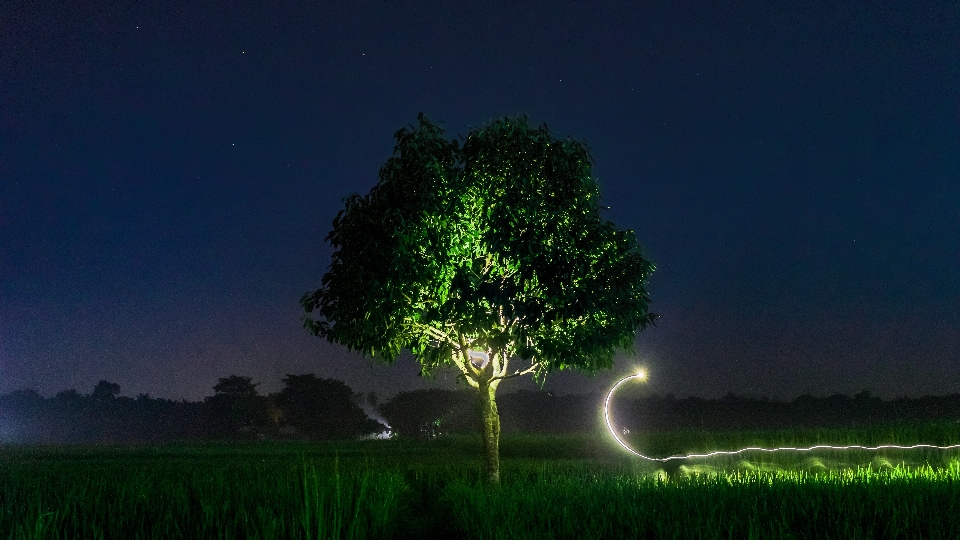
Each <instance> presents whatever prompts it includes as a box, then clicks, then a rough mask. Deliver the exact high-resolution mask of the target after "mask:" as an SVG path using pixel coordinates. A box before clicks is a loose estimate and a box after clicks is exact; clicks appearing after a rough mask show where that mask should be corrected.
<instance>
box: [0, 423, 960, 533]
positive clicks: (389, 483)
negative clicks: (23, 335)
mask: <svg viewBox="0 0 960 540" xmlns="http://www.w3.org/2000/svg"><path fill="white" fill-rule="evenodd" d="M698 435H699V436H702V437H704V438H707V439H709V438H710V437H714V436H716V437H722V436H723V434H705V433H700V434H697V433H692V432H686V433H682V434H677V435H676V436H675V437H674V438H673V440H674V442H676V443H677V444H687V445H696V444H698V443H697V441H696V440H695V437H696V436H698ZM754 435H755V436H765V435H764V434H762V433H760V434H754ZM744 436H746V435H744ZM699 444H702V443H699ZM502 447H503V450H504V458H503V470H502V476H503V478H502V481H503V485H502V487H501V488H500V489H490V488H488V487H487V486H486V485H484V483H483V482H482V480H481V478H480V472H479V471H480V460H479V452H480V449H481V443H480V439H479V437H472V438H471V437H459V438H447V439H437V440H434V441H424V442H418V441H413V442H406V441H397V440H391V441H364V442H357V443H333V444H322V445H317V444H303V443H284V444H278V443H260V444H219V445H218V444H212V445H185V446H150V447H120V448H115V447H59V448H57V447H51V448H19V449H0V485H2V486H3V489H2V490H0V539H6V538H11V539H12V538H17V539H19V538H98V537H99V538H123V539H127V538H294V539H296V538H364V537H370V538H390V537H394V538H445V537H453V538H458V539H463V538H551V537H552V538H616V537H639V538H647V537H649V538H659V537H667V538H810V537H816V538H958V537H960V453H954V454H952V456H944V455H943V453H941V454H940V455H939V458H938V459H940V461H937V462H930V463H924V462H923V461H919V460H917V459H916V458H917V456H916V455H914V456H913V458H914V461H909V460H907V461H904V460H900V459H897V458H896V456H878V455H876V454H873V455H870V456H869V457H864V458H863V459H864V460H862V464H861V465H853V466H852V467H851V466H847V464H849V463H860V461H861V459H860V458H859V457H857V456H832V457H817V456H804V458H803V459H796V460H793V461H790V460H781V459H779V458H778V459H777V460H766V459H755V457H754V456H746V457H745V456H739V457H738V458H736V459H734V458H730V459H727V460H726V461H724V460H710V461H703V462H688V463H682V464H676V463H675V464H674V465H676V466H675V467H673V468H671V467H669V466H667V465H668V464H657V463H649V462H645V463H643V462H640V461H639V460H635V459H631V458H630V457H629V456H624V455H623V453H622V452H620V451H619V449H618V448H616V447H614V446H613V444H612V443H610V444H607V443H606V442H605V440H604V439H602V438H599V437H596V436H594V435H583V436H574V437H569V436H565V437H560V436H551V437H542V436H519V437H505V438H504V439H503V441H502Z"/></svg>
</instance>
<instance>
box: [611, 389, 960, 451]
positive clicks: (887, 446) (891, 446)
mask: <svg viewBox="0 0 960 540" xmlns="http://www.w3.org/2000/svg"><path fill="white" fill-rule="evenodd" d="M646 378H647V374H646V372H645V371H641V372H639V373H635V374H633V375H627V376H626V377H624V378H622V379H620V380H619V381H617V384H615V385H613V388H611V389H610V391H609V392H607V398H606V399H605V400H604V401H603V419H604V421H605V422H606V423H607V429H608V430H609V431H610V434H611V435H613V438H614V440H616V441H617V443H618V444H620V446H622V447H623V449H624V450H626V451H627V452H630V453H631V454H633V455H635V456H637V457H638V458H641V459H646V460H649V461H660V462H667V461H672V460H681V459H703V458H709V457H714V456H731V455H736V454H743V453H745V452H811V451H814V450H867V451H871V452H874V451H877V450H886V449H892V450H916V449H919V448H930V449H934V450H951V449H954V448H960V444H952V445H950V446H936V445H933V444H914V445H912V446H900V445H897V444H881V445H880V446H861V445H857V444H853V445H849V446H832V445H829V444H818V445H816V446H808V447H805V448H793V447H789V446H784V447H780V448H759V447H750V448H741V449H739V450H716V451H713V452H707V453H705V454H686V455H676V456H669V457H663V458H657V457H650V456H645V455H643V454H641V453H640V452H637V451H636V450H634V449H633V448H631V447H630V445H628V444H627V443H625V442H624V441H623V439H621V438H620V436H619V435H617V430H615V429H614V428H613V423H612V422H611V421H610V401H611V400H612V399H613V394H614V392H616V391H617V388H619V387H620V385H622V384H623V383H625V382H627V381H630V380H633V379H640V380H644V379H646Z"/></svg>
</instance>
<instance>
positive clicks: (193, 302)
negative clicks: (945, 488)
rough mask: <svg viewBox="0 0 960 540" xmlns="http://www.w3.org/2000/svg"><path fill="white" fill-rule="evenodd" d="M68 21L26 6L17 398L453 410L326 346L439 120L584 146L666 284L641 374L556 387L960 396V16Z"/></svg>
mask: <svg viewBox="0 0 960 540" xmlns="http://www.w3.org/2000/svg"><path fill="white" fill-rule="evenodd" d="M58 4H64V3H62V2H59V3H58V2H54V3H50V2H30V1H28V2H22V1H17V0H13V1H12V2H4V3H3V5H2V7H0V392H9V391H11V390H14V389H18V388H24V387H28V388H34V389H36V390H38V391H40V392H41V393H42V394H44V395H52V394H54V393H56V392H58V391H60V390H63V389H66V388H77V389H78V390H80V391H82V392H89V391H90V390H91V389H92V387H93V385H94V384H95V383H96V382H97V381H98V380H100V379H108V380H110V381H114V382H117V383H119V384H120V385H121V388H122V392H123V394H125V395H133V396H135V395H136V394H137V393H140V392H149V393H150V394H151V395H154V396H160V397H170V398H187V399H197V398H199V397H201V396H203V395H208V394H210V393H212V386H213V385H214V384H215V383H216V379H217V378H218V377H224V376H227V375H230V374H243V375H248V376H252V377H253V378H254V379H255V380H258V381H262V382H263V386H262V387H261V388H262V389H264V390H268V391H269V390H274V389H277V388H279V381H280V379H281V378H282V377H283V375H284V374H285V373H303V372H314V373H317V374H318V375H320V376H323V377H335V378H338V379H341V380H344V381H345V382H347V384H349V385H350V386H351V387H353V388H354V389H355V390H360V391H370V390H375V391H377V392H378V393H380V394H382V395H391V394H393V393H395V392H396V391H398V390H404V389H411V388H416V387H420V386H423V385H425V384H435V385H440V386H444V387H453V382H452V377H441V378H440V379H438V380H436V381H432V382H431V381H424V380H422V379H420V378H419V377H417V368H416V365H415V363H414V362H413V361H412V360H410V359H409V358H408V359H404V360H402V361H400V362H399V363H398V364H396V365H394V366H391V367H387V366H382V365H378V364H371V361H370V360H369V359H363V358H361V357H360V356H358V355H354V354H349V353H347V352H345V351H344V350H343V349H341V348H339V347H338V346H333V345H329V344H327V343H326V342H325V341H322V340H319V339H317V338H313V337H311V336H309V335H307V334H306V333H305V332H304V331H303V330H302V328H301V325H300V321H299V316H300V308H299V305H298V303H297V301H298V299H299V297H300V295H301V294H302V293H303V292H305V291H306V290H308V289H314V288H316V287H317V286H319V283H320V278H321V276H322V274H323V272H324V271H325V269H326V266H327V262H328V259H329V254H330V251H329V247H328V246H326V245H325V244H324V243H323V238H324V237H325V236H326V234H327V232H328V231H329V229H330V227H331V221H332V220H333V217H334V216H335V215H336V213H337V212H338V211H339V209H340V208H341V205H342V203H341V200H342V198H343V197H345V196H346V195H349V194H350V193H353V192H360V193H366V192H367V191H368V190H369V189H370V188H371V187H372V186H373V185H374V184H375V182H376V175H377V170H378V169H379V167H380V165H381V164H382V163H383V162H384V161H385V160H386V159H387V158H388V157H389V155H390V152H391V149H392V146H393V139H392V134H393V133H394V132H395V131H396V130H397V129H399V128H400V127H402V126H404V125H406V124H409V123H412V122H415V120H416V115H417V113H418V112H421V111H422V112H424V113H426V114H427V115H428V116H430V117H431V118H432V119H434V120H436V121H439V122H442V123H443V125H444V126H446V128H447V130H448V133H449V134H450V135H451V136H454V135H457V134H465V133H466V132H468V131H469V130H470V129H471V128H470V127H469V126H476V125H479V124H482V123H484V122H486V121H487V120H489V119H491V118H494V117H498V116H504V115H510V114H515V113H519V112H525V113H527V114H528V115H529V116H530V118H531V120H532V121H533V122H535V123H543V122H546V123H547V124H548V125H549V126H550V127H551V129H552V130H553V132H554V133H555V134H556V135H558V136H566V135H570V136H573V137H574V138H577V139H581V140H585V141H586V142H587V144H588V145H589V146H590V148H591V149H592V152H593V156H594V158H595V159H596V166H595V169H594V171H595V173H596V175H597V177H598V179H599V182H600V185H601V191H602V194H603V196H604V199H605V201H606V203H607V204H608V205H609V206H610V207H611V209H610V210H609V212H607V214H606V216H607V217H608V219H610V220H612V221H613V222H614V223H616V224H617V225H618V226H620V227H621V228H631V229H633V230H635V231H636V233H637V235H638V237H639V238H640V241H641V243H642V244H643V245H644V246H645V247H646V249H647V251H648V254H649V256H650V257H651V258H652V259H653V260H654V262H655V263H656V264H657V266H658V270H657V272H656V273H655V274H654V275H653V278H652V280H651V282H650V287H649V288H650V293H651V296H652V300H653V303H652V309H653V310H654V311H655V312H657V313H659V314H660V315H661V319H660V321H659V324H658V326H657V327H656V328H653V329H650V330H648V331H646V332H644V333H642V334H640V335H639V337H638V354H637V355H636V356H634V357H624V358H623V359H622V361H620V362H618V366H617V367H616V368H615V369H614V370H613V371H612V372H609V373H605V374H601V375H600V376H598V377H595V378H587V377H584V376H581V375H578V374H566V373H564V374H558V375H552V376H551V377H550V378H548V380H547V383H546V387H547V388H552V389H555V390H557V391H561V392H579V391H595V390H598V389H601V388H603V387H605V386H606V385H607V384H608V383H609V382H610V381H611V380H612V379H613V377H615V376H618V375H620V374H622V373H624V372H625V371H627V370H630V369H633V366H635V365H638V364H645V365H647V366H648V367H649V368H650V371H651V375H652V381H651V390H653V391H657V392H661V393H666V392H674V393H676V394H678V395H689V394H694V395H701V396H716V395H722V394H724V393H726V392H731V391H732V392H737V393H742V394H748V395H767V396H773V397H780V398H793V397H796V396H797V395H799V394H802V393H812V394H814V395H826V394H832V393H835V392H843V393H853V392H857V391H860V390H863V389H867V390H870V391H872V392H874V393H875V394H879V395H881V396H884V397H893V396H902V395H909V396H915V395H923V394H944V393H952V392H957V391H960V13H958V9H960V8H958V7H957V4H956V3H955V2H941V3H931V2H923V1H919V2H917V1H909V2H899V3H895V2H884V3H882V4H883V6H882V7H876V6H870V7H864V6H862V5H861V3H857V2H852V3H847V4H840V3H836V2H787V1H784V2H776V3H769V2H742V1H737V2H723V3H712V4H710V5H709V6H707V5H706V3H693V2H689V3H676V2H670V3H667V2H654V3H651V2H605V3H597V4H595V5H584V4H585V3H580V2H476V3H468V2H380V1H376V2H361V1H351V2H337V3H333V2H321V1H317V2H292V3H289V5H287V6H285V7H282V8H281V7H278V6H276V5H274V4H275V3H262V4H261V3H257V4H254V3H251V2H239V3H237V5H232V6H230V7H227V4H223V3H203V2H192V1H191V2H187V1H183V2H171V1H163V0H161V1H159V2H142V3H137V4H136V5H128V4H133V3H125V2H119V3H116V4H115V5H108V4H102V5H100V6H99V7H97V6H96V5H94V3H92V2H79V3H77V4H79V6H72V7H64V6H58ZM701 4H703V5H701ZM523 384H525V385H528V386H529V385H530V383H523ZM520 386H522V385H521V384H520V383H516V382H511V384H505V385H504V386H503V387H502V389H503V390H504V391H509V390H510V389H515V388H518V387H520Z"/></svg>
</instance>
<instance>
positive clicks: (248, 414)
mask: <svg viewBox="0 0 960 540" xmlns="http://www.w3.org/2000/svg"><path fill="white" fill-rule="evenodd" d="M259 384H260V383H254V382H253V380H252V379H251V378H250V377H243V376H240V375H231V376H229V377H224V378H221V379H218V382H217V384H216V385H214V387H213V390H214V395H213V396H210V397H207V398H204V404H205V405H206V409H207V433H208V435H210V436H213V437H226V438H236V437H241V438H244V437H246V438H249V437H254V436H257V435H259V434H260V433H261V432H262V430H264V429H267V428H268V427H269V426H270V424H271V422H270V418H269V414H268V411H267V404H266V400H265V399H264V398H263V397H262V396H260V395H259V394H258V393H257V386H258V385H259Z"/></svg>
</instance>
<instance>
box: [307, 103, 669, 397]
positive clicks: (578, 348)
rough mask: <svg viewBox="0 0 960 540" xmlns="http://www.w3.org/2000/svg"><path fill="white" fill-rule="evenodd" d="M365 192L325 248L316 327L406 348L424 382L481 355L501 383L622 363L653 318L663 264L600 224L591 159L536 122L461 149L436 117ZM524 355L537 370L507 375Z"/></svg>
mask: <svg viewBox="0 0 960 540" xmlns="http://www.w3.org/2000/svg"><path fill="white" fill-rule="evenodd" d="M395 138H396V140H397V144H396V147H395V149H394V155H393V156H392V157H391V158H390V159H388V160H387V162H386V164H384V166H383V167H382V168H381V169H380V174H379V183H378V184H377V185H376V186H375V187H374V188H373V189H372V190H371V191H370V193H369V194H367V195H366V196H360V195H356V194H355V195H352V196H350V197H348V198H346V200H345V208H344V209H343V210H342V211H341V212H340V213H339V214H338V215H337V217H336V219H335V220H334V223H333V231H332V232H330V234H329V235H328V236H327V240H328V241H329V242H330V243H331V245H332V246H333V248H334V250H335V251H334V254H333V257H332V260H331V263H330V269H329V271H328V272H327V274H326V275H325V276H324V277H323V280H322V285H323V286H322V288H321V289H319V290H317V291H314V292H312V293H308V294H306V295H304V297H303V298H302V299H301V304H302V305H303V307H304V308H305V309H306V311H307V312H308V313H312V312H316V313H317V314H318V315H319V316H318V317H317V318H313V317H311V316H306V317H305V318H304V323H305V326H306V327H307V328H308V329H309V330H311V331H312V332H313V333H315V334H316V335H320V336H323V337H326V338H327V339H329V340H330V341H334V342H337V343H341V344H343V345H346V346H347V347H349V348H350V349H353V350H358V351H362V352H363V353H365V354H368V355H371V356H375V357H379V358H382V359H384V360H387V361H390V360H393V359H394V358H396V356H397V355H398V354H399V353H400V352H401V351H402V350H403V349H405V348H409V349H410V350H411V351H412V352H413V353H414V354H415V355H416V356H417V358H418V359H419V361H420V362H421V363H422V365H423V367H424V368H425V370H430V369H433V368H436V367H438V366H442V365H449V364H454V365H456V366H457V367H458V368H459V369H460V370H461V372H463V374H464V375H466V376H467V379H468V381H469V380H470V378H471V377H470V375H471V373H472V372H473V371H475V370H476V366H474V365H472V364H471V362H470V359H469V354H468V352H467V351H468V349H474V350H480V351H486V352H489V353H490V354H491V363H492V364H493V369H494V371H495V372H496V375H495V377H501V378H502V377H508V376H511V375H515V374H518V373H523V372H526V371H529V370H536V371H540V372H545V371H550V370H553V369H565V368H570V367H574V368H579V369H581V370H584V371H588V372H593V371H596V370H599V369H603V368H609V367H610V366H611V365H612V361H613V355H614V351H615V349H617V348H624V349H629V348H631V347H632V345H633V339H634V335H635V332H636V331H637V329H642V328H644V327H646V326H647V325H648V324H650V323H652V322H653V321H654V317H655V315H653V314H652V313H649V312H648V301H649V300H648V297H647V293H646V290H645V287H644V285H645V281H646V279H647V277H648V276H649V275H650V273H651V272H652V271H653V269H654V266H653V265H652V264H651V263H650V262H648V261H647V260H646V259H645V258H644V256H643V254H642V251H641V249H640V246H639V244H638V243H637V240H636V237H635V235H634V233H633V232H632V231H629V230H619V229H617V228H615V227H614V226H613V224H612V223H610V222H609V221H606V220H604V219H603V218H602V217H601V216H600V195H599V188H598V185H597V183H596V181H595V180H594V179H593V177H592V174H591V165H592V159H591V157H590V155H589V153H588V151H587V149H586V147H585V146H584V145H583V144H581V143H579V142H576V141H574V140H571V139H566V140H557V139H555V138H553V137H552V136H551V135H550V133H549V131H548V130H547V128H546V126H541V127H539V128H532V127H530V126H529V125H528V123H527V120H526V118H525V117H522V116H521V117H517V118H504V119H500V120H497V121H494V122H492V123H490V124H489V125H487V126H485V127H483V128H481V129H478V130H476V131H474V132H472V133H470V134H469V135H468V136H467V137H466V138H465V139H464V140H463V144H462V145H461V144H460V143H459V141H457V140H447V139H446V138H445V136H444V133H443V131H442V130H441V129H440V128H439V127H438V126H436V125H435V124H433V123H431V122H430V121H429V120H428V119H427V118H425V117H424V116H423V115H420V117H419V125H418V126H417V127H411V128H404V129H401V130H400V131H398V132H397V133H396V135H395ZM514 356H517V357H519V358H521V359H523V360H526V361H529V362H530V363H529V364H527V365H525V366H524V367H525V369H524V370H519V371H514V372H509V371H508V370H507V363H508V362H509V360H510V358H511V357H514Z"/></svg>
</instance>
